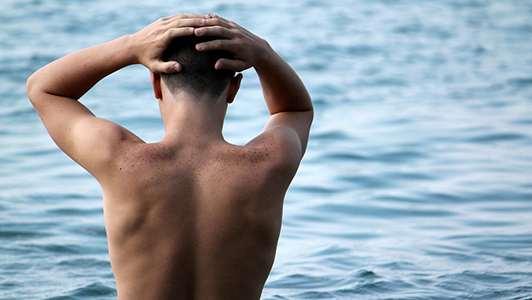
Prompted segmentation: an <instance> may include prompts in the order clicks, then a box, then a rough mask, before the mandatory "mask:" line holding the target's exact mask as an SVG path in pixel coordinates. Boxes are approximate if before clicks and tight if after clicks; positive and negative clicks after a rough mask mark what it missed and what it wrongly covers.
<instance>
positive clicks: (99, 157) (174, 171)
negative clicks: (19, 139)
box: [27, 14, 313, 300]
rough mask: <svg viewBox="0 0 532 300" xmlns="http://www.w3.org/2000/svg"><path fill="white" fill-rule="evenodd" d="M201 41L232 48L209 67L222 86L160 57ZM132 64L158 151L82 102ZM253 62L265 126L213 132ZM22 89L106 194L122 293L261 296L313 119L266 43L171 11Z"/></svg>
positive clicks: (200, 47)
mask: <svg viewBox="0 0 532 300" xmlns="http://www.w3.org/2000/svg"><path fill="white" fill-rule="evenodd" d="M208 36H211V37H216V39H214V40H211V41H207V42H205V41H204V42H201V43H199V44H197V45H196V46H195V47H196V49H195V50H197V51H193V52H194V53H195V54H202V53H203V54H205V53H219V51H226V52H225V53H228V52H229V53H231V54H232V56H231V57H229V58H223V57H222V58H220V59H218V60H217V61H214V62H213V63H212V69H211V71H214V72H217V73H220V72H219V71H220V70H225V71H224V72H221V73H224V74H226V75H227V74H228V72H229V74H231V76H230V77H229V78H228V79H227V81H226V82H225V83H224V85H222V86H221V90H220V89H219V91H214V92H213V89H211V88H210V82H207V83H206V84H207V85H209V86H203V87H201V86H200V87H198V86H197V85H196V86H194V84H192V85H188V83H187V82H182V81H179V80H181V79H178V80H177V81H176V82H177V83H175V82H174V81H172V79H167V78H168V77H170V78H171V77H172V75H175V74H179V73H180V72H182V73H183V74H184V73H185V71H187V65H186V64H185V62H184V61H183V62H182V63H180V62H179V61H177V62H176V61H167V62H164V61H163V60H162V58H163V53H164V51H165V49H166V48H167V47H168V46H169V45H170V43H171V41H173V40H174V39H175V40H174V42H172V44H174V43H177V44H179V41H180V39H184V38H185V37H189V38H195V37H197V38H202V37H208ZM212 50H219V51H218V52H213V51H212ZM194 53H193V54H194ZM132 64H143V65H144V66H146V67H147V68H148V69H150V71H151V81H152V85H153V90H154V93H155V97H156V98H157V99H158V101H159V105H160V111H161V116H162V119H163V121H164V127H165V135H164V138H163V139H162V140H161V141H160V142H158V143H153V144H148V143H145V142H144V141H143V140H141V139H140V138H139V137H137V136H136V135H134V134H133V133H131V132H130V131H128V130H127V129H125V128H123V127H121V126H120V125H118V124H115V123H113V122H110V121H108V120H104V119H100V118H97V117H95V116H94V115H93V114H92V113H91V112H90V111H89V110H88V109H87V108H86V107H85V106H83V105H82V104H81V103H80V102H78V101H77V100H78V99H79V98H81V97H82V96H83V94H85V93H86V92H87V91H88V90H89V89H91V88H92V87H93V86H94V85H95V84H96V83H97V82H98V81H99V80H101V79H102V78H104V77H106V76H107V75H109V74H111V73H113V72H115V71H117V70H119V69H121V68H124V67H126V66H128V65H132ZM250 67H253V68H255V70H256V72H257V74H258V76H259V78H260V82H261V86H262V90H263V94H264V98H265V101H266V104H267V106H268V110H269V113H270V119H269V121H268V122H267V124H266V126H265V127H264V130H263V132H262V133H261V134H260V135H258V136H257V137H256V138H254V139H253V140H251V141H250V142H249V143H248V144H246V145H245V146H236V145H232V144H229V143H227V142H226V141H225V140H224V138H223V136H222V133H221V129H222V125H223V121H224V118H225V113H226V109H227V106H228V104H229V103H231V102H232V101H233V99H234V97H235V95H236V93H237V91H238V88H239V85H240V80H241V79H242V75H236V76H234V74H235V73H234V72H241V71H243V70H245V69H248V68H250ZM205 72H207V71H205ZM231 72H232V73H231ZM172 73H175V74H172ZM196 75H198V74H196ZM201 76H203V74H199V77H201ZM161 77H162V78H161ZM192 77H195V78H198V76H192ZM200 79H201V78H200ZM209 80H210V79H209ZM185 81H186V79H185ZM170 82H172V83H171V84H170ZM27 90H28V95H29V98H30V100H31V102H32V103H33V105H34V107H35V109H36V111H37V113H38V114H39V116H40V117H41V119H42V121H43V123H44V125H45V127H46V129H47V130H48V132H49V133H50V135H51V137H52V138H53V140H54V141H55V142H56V143H57V145H58V146H59V147H60V148H61V149H62V150H63V151H64V152H65V153H66V154H67V155H68V156H70V157H71V158H72V159H73V160H74V161H76V162H77V163H78V164H80V165H81V166H82V167H83V168H85V169H86V170H87V171H88V172H90V173H91V174H92V175H93V176H94V177H95V178H96V179H97V180H98V182H99V183H100V185H101V187H102V191H103V207H104V215H105V224H106V230H107V238H108V241H109V255H110V260H111V265H112V268H113V272H114V275H115V279H116V286H117V293H118V299H120V300H125V299H128V300H129V299H146V300H148V299H149V300H158V299H161V300H162V299H187V300H191V299H202V300H205V299H209V300H215V299H246V300H249V299H259V298H260V296H261V293H262V289H263V287H264V283H265V281H266V278H267V277H268V274H269V272H270V270H271V267H272V264H273V261H274V257H275V251H276V247H277V240H278V238H279V232H280V228H281V216H282V206H283V199H284V195H285V193H286V190H287V188H288V186H289V184H290V182H291V180H292V178H293V177H294V175H295V173H296V170H297V168H298V166H299V163H300V161H301V158H302V156H303V153H304V152H305V148H306V146H307V140H308V134H309V128H310V125H311V122H312V117H313V110H312V104H311V100H310V97H309V94H308V93H307V91H306V89H305V86H304V85H303V83H302V82H301V80H300V79H299V77H298V76H297V74H296V73H295V72H294V71H293V70H292V69H291V68H290V67H289V66H288V64H287V63H286V62H285V61H283V60H282V59H281V58H280V57H279V56H278V55H277V54H276V53H275V51H274V50H273V49H272V48H271V47H270V46H269V44H268V43H267V42H266V41H265V40H262V39H260V38H259V37H257V36H255V35H253V34H252V33H250V32H249V31H247V30H246V29H244V28H242V27H240V26H239V25H237V24H235V23H234V22H231V21H228V20H226V19H224V18H221V17H218V16H214V15H209V16H203V15H195V14H180V15H175V16H171V17H167V18H162V19H160V20H158V21H156V22H154V23H152V24H150V25H149V26H147V27H145V28H144V29H142V30H141V31H139V32H137V33H135V34H132V35H127V36H123V37H120V38H118V39H116V40H114V41H111V42H108V43H104V44H101V45H97V46H93V47H90V48H87V49H83V50H81V51H78V52H75V53H73V54H70V55H68V56H65V57H63V58H61V59H59V60H57V61H54V62H52V63H50V64H49V65H47V66H45V67H43V68H42V69H40V70H38V71H37V72H36V73H35V74H33V75H32V76H31V77H30V78H29V79H28V83H27Z"/></svg>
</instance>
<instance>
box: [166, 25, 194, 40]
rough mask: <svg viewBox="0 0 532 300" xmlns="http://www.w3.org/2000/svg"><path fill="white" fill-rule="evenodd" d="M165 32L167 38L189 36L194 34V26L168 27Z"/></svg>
mask: <svg viewBox="0 0 532 300" xmlns="http://www.w3.org/2000/svg"><path fill="white" fill-rule="evenodd" d="M165 34H166V38H167V39H168V40H173V39H175V38H178V37H182V36H190V35H193V34H194V27H185V28H171V29H168V31H166V33H165Z"/></svg>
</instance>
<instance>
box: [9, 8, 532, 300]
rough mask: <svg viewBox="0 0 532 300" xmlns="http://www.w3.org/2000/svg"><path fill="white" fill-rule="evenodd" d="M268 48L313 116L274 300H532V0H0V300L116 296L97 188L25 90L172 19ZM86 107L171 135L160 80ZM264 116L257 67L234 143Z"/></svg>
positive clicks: (154, 134) (247, 80) (141, 80)
mask: <svg viewBox="0 0 532 300" xmlns="http://www.w3.org/2000/svg"><path fill="white" fill-rule="evenodd" d="M211 11H212V12H214V13H216V14H220V15H222V16H225V17H227V18H229V19H232V20H234V21H236V22H237V23H239V24H241V25H243V26H244V27H246V28H248V29H249V30H251V31H252V32H254V33H256V34H257V35H259V36H261V37H263V38H265V39H267V40H268V41H269V42H270V44H271V45H272V46H273V47H274V48H275V49H276V50H277V51H278V52H279V53H280V54H281V55H282V56H283V57H284V58H285V59H286V60H287V61H288V62H289V63H290V64H291V65H292V66H293V67H294V68H295V69H296V71H297V72H298V73H299V74H300V75H301V77H302V79H303V80H304V82H305V83H306V85H307V87H308V89H309V91H310V93H311V95H312V97H313V101H314V104H315V111H316V117H315V122H314V125H313V128H312V132H311V139H310V142H309V147H308V151H307V154H306V156H305V158H304V160H303V163H302V165H301V167H300V171H299V173H298V175H297V176H296V178H295V179H294V182H293V184H292V186H291V188H290V189H289V191H288V193H287V197H286V201H285V203H286V204H285V210H284V222H283V229H282V233H281V238H280V240H279V248H278V253H277V257H276V262H275V265H274V268H273V270H272V273H271V276H270V278H269V280H268V282H267V284H266V287H265V289H264V293H263V299H268V300H273V299H290V300H296V299H483V300H485V299H501V300H502V299H514V300H517V299H522V300H525V299H528V300H530V299H532V3H531V2H530V1H521V0H504V1H503V0H498V1H496V0H484V1H479V0H440V1H421V0H417V1H416V0H396V1H393V0H378V1H377V0H376V1H364V0H352V1H347V0H338V1H326V0H292V1H280V0H274V1H268V2H267V1H236V0H229V1H218V0H202V1H160V0H150V1H142V0H141V1H126V0H114V1H107V0H95V1H84V0H46V1H39V0H2V2H1V3H0V299H49V300H52V299H55V300H58V299H115V298H116V291H115V283H114V279H113V275H112V271H111V267H110V264H109V257H108V254H107V243H106V237H105V229H104V223H103V215H102V201H101V192H100V188H99V186H98V184H97V182H96V181H95V180H94V179H92V177H91V176H90V175H89V174H87V173H86V172H85V171H84V170H83V169H81V168H80V167H79V166H77V165H76V164H75V163H74V162H72V161H71V160H70V159H69V158H68V157H66V156H65V155H64V154H63V153H62V152H60V150H59V149H57V147H56V146H55V145H54V144H53V142H52V141H51V139H50V138H49V137H48V135H47V133H46V132H45V130H44V127H43V125H42V124H41V122H40V120H39V118H38V116H37V114H36V113H35V111H34V110H33V108H32V107H31V104H30V103H29V101H28V100H27V97H26V93H25V81H26V79H27V77H28V76H29V75H31V73H33V72H34V71H35V70H37V69H38V68H40V67H42V66H43V65H45V64H46V63H48V62H50V61H52V60H54V59H57V58H59V57H61V56H63V55H65V54H67V53H70V52H72V51H75V50H79V49H81V48H84V47H88V46H91V45H94V44H98V43H102V42H105V41H108V40H110V39H114V38H116V37H119V36H121V35H124V34H129V33H133V32H135V31H137V30H139V29H141V28H142V27H143V26H145V25H147V24H149V23H151V22H152V21H154V20H156V19H157V18H159V17H161V16H165V15H170V14H174V13H179V12H197V13H208V12H211ZM83 102H84V103H85V104H86V105H87V106H88V107H89V108H90V109H91V110H92V111H93V112H94V113H95V114H96V115H98V116H100V117H103V118H108V119H111V120H113V121H115V122H118V123H120V124H122V125H124V126H126V127H128V128H129V129H131V130H132V131H133V132H135V133H136V134H138V135H139V136H140V137H142V138H143V139H145V140H146V141H149V142H155V141H158V140H159V139H161V138H162V136H163V127H162V122H161V121H160V117H159V112H158V108H157V103H156V100H154V99H153V96H152V91H151V86H150V83H149V73H148V71H147V70H146V69H145V68H143V67H141V66H133V67H128V68H126V69H124V70H121V71H119V72H117V73H116V74H113V75H112V76H110V77H108V78H106V79H105V80H103V81H102V82H101V83H100V84H99V85H98V86H97V87H95V88H94V89H93V90H92V91H90V92H89V93H88V94H87V95H86V97H85V98H84V99H83ZM266 120H267V111H266V107H265V105H264V104H263V102H262V98H261V93H260V85H259V83H258V80H257V77H256V75H255V74H254V73H253V71H246V72H244V82H243V85H242V89H241V92H240V94H239V96H238V97H237V99H236V101H235V103H234V104H233V105H232V106H231V107H230V109H229V112H228V118H227V123H226V126H225V129H224V133H225V135H226V138H227V140H228V141H230V142H233V143H236V144H244V143H246V142H247V141H248V140H249V139H251V138H252V137H254V136H255V135H257V134H258V133H260V130H261V128H262V126H263V125H264V123H265V122H266Z"/></svg>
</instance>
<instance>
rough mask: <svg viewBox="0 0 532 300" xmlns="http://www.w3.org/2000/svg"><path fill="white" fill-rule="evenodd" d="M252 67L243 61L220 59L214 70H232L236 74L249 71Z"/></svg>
mask: <svg viewBox="0 0 532 300" xmlns="http://www.w3.org/2000/svg"><path fill="white" fill-rule="evenodd" d="M250 67H251V66H250V65H249V64H247V63H246V62H245V61H243V60H234V59H227V58H220V59H219V60H218V61H217V62H216V64H215V65H214V68H215V69H216V70H231V71H235V72H242V71H244V70H246V69H249V68H250Z"/></svg>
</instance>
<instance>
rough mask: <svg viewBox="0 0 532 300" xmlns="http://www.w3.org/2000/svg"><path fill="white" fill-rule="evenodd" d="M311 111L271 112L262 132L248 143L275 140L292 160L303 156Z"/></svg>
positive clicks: (263, 142) (255, 143)
mask: <svg viewBox="0 0 532 300" xmlns="http://www.w3.org/2000/svg"><path fill="white" fill-rule="evenodd" d="M312 119H313V111H312V110H308V111H284V112H279V113H276V114H273V115H271V116H270V120H269V121H268V123H266V126H265V127H264V129H263V131H262V133H261V134H260V135H259V136H257V137H256V138H255V139H253V140H252V141H251V142H249V143H248V145H258V144H268V143H271V141H272V140H275V141H277V142H278V143H277V144H279V145H280V146H281V147H283V149H282V150H284V151H283V153H287V154H288V153H289V156H290V157H287V159H288V158H292V159H293V160H294V161H297V163H299V161H300V160H301V158H302V157H303V154H304V153H305V150H306V148H307V143H308V137H309V131H310V125H311V124H312Z"/></svg>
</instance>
